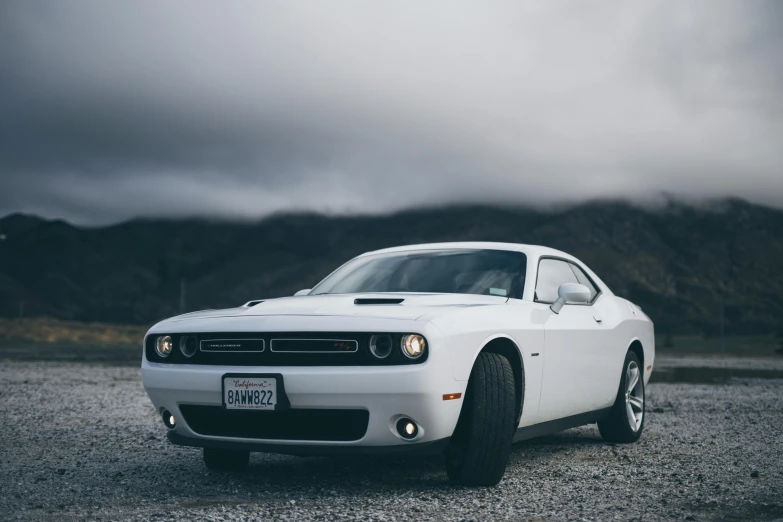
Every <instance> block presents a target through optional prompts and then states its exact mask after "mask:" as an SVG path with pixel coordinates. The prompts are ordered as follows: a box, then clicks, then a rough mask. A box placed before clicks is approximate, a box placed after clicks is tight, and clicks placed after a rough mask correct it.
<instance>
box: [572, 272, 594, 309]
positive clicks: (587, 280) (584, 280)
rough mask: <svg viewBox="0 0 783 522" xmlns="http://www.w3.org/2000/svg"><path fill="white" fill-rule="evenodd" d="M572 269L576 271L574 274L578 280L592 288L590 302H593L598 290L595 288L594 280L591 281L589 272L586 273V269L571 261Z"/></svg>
mask: <svg viewBox="0 0 783 522" xmlns="http://www.w3.org/2000/svg"><path fill="white" fill-rule="evenodd" d="M570 265H571V270H573V271H574V275H575V276H576V279H577V281H579V282H580V283H582V284H583V285H585V286H586V287H587V288H589V289H590V302H591V303H592V302H593V299H595V296H597V295H598V290H597V289H596V288H595V285H594V284H593V282H592V281H590V278H589V277H587V274H585V273H584V271H583V270H582V269H581V268H579V267H578V266H577V265H575V264H573V263H570Z"/></svg>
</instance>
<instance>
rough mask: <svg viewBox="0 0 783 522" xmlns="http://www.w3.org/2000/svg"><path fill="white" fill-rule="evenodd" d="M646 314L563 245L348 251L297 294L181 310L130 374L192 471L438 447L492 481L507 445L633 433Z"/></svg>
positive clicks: (467, 479)
mask: <svg viewBox="0 0 783 522" xmlns="http://www.w3.org/2000/svg"><path fill="white" fill-rule="evenodd" d="M654 347H655V342H654V333H653V324H652V321H650V319H649V318H648V317H647V316H646V315H645V314H644V312H642V310H641V309H640V308H639V307H638V306H636V305H634V304H633V303H631V302H629V301H627V300H625V299H623V298H620V297H617V296H615V295H614V294H613V293H612V291H611V290H610V289H609V288H608V287H607V286H606V285H605V284H604V283H603V281H601V279H600V278H599V277H598V276H597V275H596V274H594V273H593V272H592V271H591V270H590V269H589V268H588V267H587V266H585V265H584V264H583V263H582V262H580V261H579V260H577V259H575V258H574V257H572V256H570V255H568V254H565V253H563V252H559V251H557V250H553V249H550V248H544V247H539V246H529V245H517V244H505V243H441V244H429V245H417V246H406V247H398V248H389V249H385V250H379V251H376V252H369V253H366V254H363V255H361V256H359V257H357V258H355V259H352V260H351V261H349V262H347V263H346V264H344V265H343V266H341V267H340V268H339V269H337V270H336V271H334V272H333V273H332V274H331V275H329V276H328V277H327V278H326V279H324V280H323V281H322V282H321V283H319V284H318V286H316V287H315V288H313V289H312V290H303V291H300V292H297V294H296V295H295V296H293V297H284V298H279V299H266V300H256V301H250V302H248V303H246V304H245V305H243V306H240V307H238V308H231V309H227V310H206V311H202V312H195V313H190V314H185V315H181V316H179V317H174V318H172V319H167V320H165V321H162V322H160V323H158V324H156V325H155V326H153V327H152V328H151V329H150V331H149V332H148V333H147V335H146V337H145V340H144V357H143V361H142V375H143V379H144V387H145V389H146V390H147V393H148V394H149V397H150V399H151V400H152V403H153V404H154V405H155V408H156V410H157V411H158V412H160V414H161V416H162V418H163V422H164V424H165V425H166V426H167V428H168V430H169V431H168V438H169V440H170V441H171V442H173V443H174V444H180V445H186V446H196V447H202V448H204V449H203V455H204V462H205V464H206V465H207V467H208V468H210V469H220V470H236V469H242V468H244V467H245V466H247V464H248V458H249V454H250V452H251V451H262V452H276V453H288V454H293V455H328V454H351V453H359V454H362V453H386V454H389V453H392V454H394V453H400V454H403V453H410V454H443V455H444V456H445V462H446V469H447V472H448V476H449V478H450V479H451V480H452V481H453V482H455V483H459V484H466V485H494V484H497V483H498V482H499V481H500V480H501V478H502V477H503V474H504V472H505V468H506V463H507V461H508V456H509V452H510V449H511V444H512V442H514V441H519V440H524V439H529V438H532V437H537V436H540V435H545V434H548V433H552V432H555V431H559V430H563V429H566V428H570V427H574V426H579V425H584V424H589V423H594V422H597V423H598V428H599V430H600V433H601V435H602V437H603V438H604V439H606V440H608V441H612V442H633V441H636V440H637V439H638V438H639V436H640V435H641V433H642V430H643V429H644V389H645V385H646V383H647V381H648V380H649V378H650V374H651V372H652V366H653V359H654V357H655V348H654Z"/></svg>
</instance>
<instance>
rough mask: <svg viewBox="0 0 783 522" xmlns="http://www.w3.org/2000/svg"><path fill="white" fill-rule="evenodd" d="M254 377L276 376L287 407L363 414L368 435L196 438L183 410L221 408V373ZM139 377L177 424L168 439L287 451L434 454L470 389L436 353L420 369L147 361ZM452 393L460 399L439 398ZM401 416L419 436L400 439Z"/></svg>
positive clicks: (448, 433)
mask: <svg viewBox="0 0 783 522" xmlns="http://www.w3.org/2000/svg"><path fill="white" fill-rule="evenodd" d="M439 356H440V357H439ZM440 359H442V360H440ZM253 372H258V373H279V374H281V375H282V376H283V379H284V382H285V392H286V395H287V396H288V399H289V401H290V403H291V408H292V409H360V410H366V411H368V412H369V421H368V425H367V431H366V433H365V434H364V436H363V437H362V438H360V439H359V440H354V441H322V440H275V439H249V438H240V437H223V436H210V435H204V434H199V433H196V432H195V431H194V430H193V429H191V427H190V426H188V424H187V422H186V419H185V418H184V416H183V415H182V412H181V411H180V405H185V404H192V405H205V406H221V405H222V392H221V383H222V377H223V375H224V374H227V373H253ZM142 377H143V381H144V388H145V389H146V391H147V394H148V395H149V397H150V399H151V400H152V403H153V405H154V406H155V408H156V410H157V411H159V412H160V411H162V410H163V409H166V410H169V411H170V412H171V413H172V414H173V415H174V416H175V418H176V419H177V423H176V427H175V428H174V429H173V430H172V431H170V432H169V439H170V440H171V441H172V442H174V443H176V444H182V445H188V446H203V447H232V448H238V449H239V448H245V449H249V450H251V451H269V452H278V453H292V454H327V453H352V452H357V453H362V452H365V453H367V452H369V453H396V452H409V451H410V452H418V451H419V450H423V451H422V452H424V453H429V452H434V451H438V450H439V448H441V447H442V446H443V445H444V444H445V442H446V441H447V439H448V438H449V437H450V436H451V435H452V433H453V431H454V428H455V426H456V424H457V420H458V418H459V413H460V410H461V408H462V400H463V399H462V398H464V396H465V389H466V387H467V381H457V380H455V379H454V376H453V373H452V370H451V364H450V361H449V359H448V356H447V355H446V354H445V353H443V352H440V353H437V352H436V351H433V352H432V353H431V354H430V358H429V359H428V360H427V361H426V362H425V363H423V364H420V365H409V366H383V367H367V366H362V367H357V366H353V367H247V366H242V367H237V366H204V365H186V364H164V363H151V362H149V361H147V360H146V359H144V360H143V362H142ZM452 393H460V394H462V398H461V399H456V400H447V401H444V400H443V395H444V394H452ZM401 416H405V417H409V418H411V419H413V420H414V421H415V422H416V423H417V424H418V425H419V433H418V435H417V436H416V438H414V439H412V440H405V439H403V438H402V437H400V436H399V435H398V434H397V432H396V429H395V423H396V420H397V419H398V418H399V417H401ZM362 449H364V450H362ZM441 449H442V448H441Z"/></svg>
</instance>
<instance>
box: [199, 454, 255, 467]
mask: <svg viewBox="0 0 783 522" xmlns="http://www.w3.org/2000/svg"><path fill="white" fill-rule="evenodd" d="M249 462H250V452H249V451H242V450H225V449H215V448H204V465H206V466H207V468H209V469H211V470H213V471H242V470H243V469H245V468H246V467H247V465H248V463H249Z"/></svg>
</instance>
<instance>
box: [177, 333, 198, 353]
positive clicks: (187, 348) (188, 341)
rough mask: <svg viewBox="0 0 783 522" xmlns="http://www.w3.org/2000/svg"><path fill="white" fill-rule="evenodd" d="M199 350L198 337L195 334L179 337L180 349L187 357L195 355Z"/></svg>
mask: <svg viewBox="0 0 783 522" xmlns="http://www.w3.org/2000/svg"><path fill="white" fill-rule="evenodd" d="M197 350H198V339H196V337H195V336H193V335H185V336H183V337H180V339H179V351H180V352H182V355H184V356H185V357H188V358H190V357H193V356H194V355H196V351H197Z"/></svg>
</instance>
